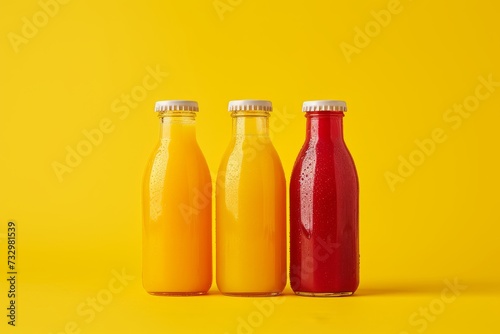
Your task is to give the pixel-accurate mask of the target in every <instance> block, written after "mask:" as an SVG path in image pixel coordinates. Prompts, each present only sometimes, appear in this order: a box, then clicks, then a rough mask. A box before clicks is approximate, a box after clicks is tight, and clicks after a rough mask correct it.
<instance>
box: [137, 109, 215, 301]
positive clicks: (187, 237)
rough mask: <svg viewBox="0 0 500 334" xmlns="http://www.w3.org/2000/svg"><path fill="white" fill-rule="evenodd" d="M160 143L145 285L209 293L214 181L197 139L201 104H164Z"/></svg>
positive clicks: (149, 182)
mask: <svg viewBox="0 0 500 334" xmlns="http://www.w3.org/2000/svg"><path fill="white" fill-rule="evenodd" d="M155 109H156V111H157V112H158V116H159V118H160V123H161V124H160V140H159V142H158V145H157V147H156V148H155V150H154V152H153V154H152V156H151V159H150V161H149V164H148V167H147V170H146V174H145V177H144V183H143V225H142V227H143V233H142V241H143V242H142V249H143V252H142V255H143V275H142V278H143V286H144V289H145V290H146V291H147V292H148V293H150V294H153V295H198V294H205V293H206V292H207V291H208V290H209V289H210V286H211V284H212V245H211V242H212V222H211V221H212V182H211V179H210V172H209V169H208V166H207V163H206V161H205V158H204V156H203V154H202V152H201V150H200V148H199V146H198V143H197V141H196V135H195V117H196V112H197V111H198V104H197V103H196V102H194V101H178V100H172V101H159V102H157V103H156V106H155Z"/></svg>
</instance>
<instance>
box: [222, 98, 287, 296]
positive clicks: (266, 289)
mask: <svg viewBox="0 0 500 334" xmlns="http://www.w3.org/2000/svg"><path fill="white" fill-rule="evenodd" d="M271 110H272V105H271V102H269V101H260V100H239V101H231V102H230V103H229V111H231V116H232V119H233V120H232V122H233V134H232V139H231V143H230V145H229V147H228V149H227V151H226V153H225V155H224V157H223V159H222V162H221V164H220V167H219V171H218V176H217V182H216V183H217V189H216V258H217V262H216V266H217V269H216V273H217V275H216V276H217V286H218V288H219V290H220V291H221V292H222V293H223V294H226V295H240V296H259V295H262V296H266V295H268V296H269V295H277V294H280V293H281V291H282V290H283V288H284V287H285V284H286V276H287V275H286V185H285V175H284V172H283V167H282V165H281V161H280V159H279V157H278V154H277V153H276V150H275V149H274V146H273V145H272V143H271V140H270V138H269V121H268V119H269V115H270V114H269V112H270V111H271Z"/></svg>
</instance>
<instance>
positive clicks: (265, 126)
mask: <svg viewBox="0 0 500 334" xmlns="http://www.w3.org/2000/svg"><path fill="white" fill-rule="evenodd" d="M231 117H232V118H233V137H245V136H259V137H268V136H269V112H267V111H233V112H232V113H231Z"/></svg>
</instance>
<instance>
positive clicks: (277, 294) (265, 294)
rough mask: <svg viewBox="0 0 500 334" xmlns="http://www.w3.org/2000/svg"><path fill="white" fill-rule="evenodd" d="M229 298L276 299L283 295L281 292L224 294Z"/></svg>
mask: <svg viewBox="0 0 500 334" xmlns="http://www.w3.org/2000/svg"><path fill="white" fill-rule="evenodd" d="M221 293H222V294H223V295H224V296H229V297H274V296H279V295H281V292H222V291H221Z"/></svg>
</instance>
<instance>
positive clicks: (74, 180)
mask: <svg viewBox="0 0 500 334" xmlns="http://www.w3.org/2000/svg"><path fill="white" fill-rule="evenodd" d="M0 7H1V8H0V186H1V187H0V238H1V240H0V259H1V260H0V270H1V271H0V278H1V279H0V282H1V283H0V309H1V310H3V311H2V312H1V314H0V315H1V317H0V319H2V320H1V324H0V328H1V331H2V333H3V332H7V333H43V334H49V333H53V334H56V333H58V334H60V333H67V334H70V333H71V334H72V333H247V334H248V333H396V334H403V333H407V334H413V333H457V332H468V333H471V332H486V329H488V332H491V333H493V332H498V331H499V330H500V325H499V324H498V319H497V318H498V309H500V288H499V282H500V269H499V261H498V258H499V256H500V242H499V240H500V239H499V232H500V227H499V226H500V213H499V210H498V208H499V205H500V202H499V198H500V197H499V189H500V177H499V176H498V171H499V170H500V160H499V159H498V153H499V148H498V145H499V143H500V141H499V136H498V133H499V131H498V123H499V121H500V116H499V115H500V44H499V42H500V40H499V35H500V21H499V20H498V12H499V10H500V6H499V5H498V4H496V3H495V2H494V1H486V0H479V1H471V0H467V1H454V2H436V1H430V0H413V1H411V0H377V1H355V2H352V1H351V2H349V1H337V0H334V1H319V0H311V1H266V0H215V1H214V0H184V1H171V0H168V1H151V0H144V1H130V0H123V1H104V2H103V1H96V0H86V1H84V0H39V1H36V0H23V1H10V2H7V1H4V2H3V3H2V5H1V6H0ZM244 98H254V99H269V100H272V101H273V104H274V107H275V111H274V113H273V115H272V119H273V121H272V122H273V123H272V126H271V132H272V137H273V142H274V144H275V146H276V148H277V151H278V153H279V154H280V157H281V160H282V162H283V165H284V168H285V172H286V175H287V179H289V176H290V173H291V170H292V166H293V163H294V160H295V157H296V155H297V153H298V151H299V149H300V147H301V145H302V143H303V140H304V131H305V119H304V118H303V115H302V112H301V103H302V102H303V101H304V100H312V99H343V100H346V101H347V103H348V107H349V111H348V112H347V114H346V117H345V118H344V124H345V139H346V142H347V144H348V146H349V148H350V150H351V153H352V155H353V156H354V159H355V162H356V165H357V168H358V173H359V178H360V187H361V195H360V198H361V199H360V201H361V202H360V228H361V229H360V235H361V239H360V250H361V284H360V288H359V291H358V293H357V294H356V295H355V296H354V297H351V298H337V299H315V298H304V297H297V296H294V295H293V294H291V291H290V289H289V288H287V289H286V291H285V295H284V297H280V298H277V299H270V298H230V297H223V296H221V295H220V294H218V292H217V289H216V287H215V286H213V287H212V291H211V293H210V294H209V295H208V296H203V297H194V298H161V297H152V296H149V295H147V294H146V293H145V292H144V291H143V289H142V287H141V207H140V199H141V198H140V196H141V182H142V175H143V172H144V168H145V165H146V161H147V159H148V157H149V155H150V153H151V151H152V149H153V147H154V145H155V142H156V140H157V139H158V130H159V129H158V120H157V118H156V117H155V113H154V112H153V107H154V102H155V101H157V100H161V99H194V100H197V101H198V102H199V105H200V109H201V111H200V113H199V116H198V118H197V136H198V141H199V143H200V146H201V148H202V150H203V152H204V154H205V156H206V159H207V162H208V164H209V167H210V170H211V173H212V177H213V178H214V177H215V174H216V171H217V168H218V164H219V161H220V159H221V157H222V155H223V152H224V150H225V148H226V146H227V144H228V143H229V138H230V131H231V123H230V122H231V121H230V117H229V114H228V112H227V111H226V110H227V102H228V101H229V100H231V99H244ZM9 221H12V222H14V223H15V224H16V233H17V239H16V244H15V247H16V259H15V272H16V274H15V283H16V284H15V287H16V289H15V290H16V298H15V303H16V321H15V325H16V326H15V327H14V326H11V325H9V324H8V321H10V319H9V318H8V317H7V315H8V314H9V312H10V311H9V310H7V308H8V307H9V305H10V301H11V300H13V299H12V298H9V297H8V295H9V290H10V282H9V281H8V279H9V278H10V276H11V275H10V274H7V272H9V271H10V270H9V268H8V267H7V264H8V262H7V261H8V258H7V256H8V254H7V251H8V240H9V239H8V234H7V233H8V222H9Z"/></svg>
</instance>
